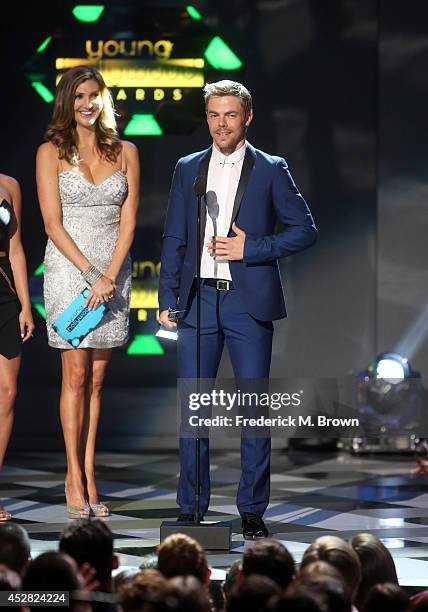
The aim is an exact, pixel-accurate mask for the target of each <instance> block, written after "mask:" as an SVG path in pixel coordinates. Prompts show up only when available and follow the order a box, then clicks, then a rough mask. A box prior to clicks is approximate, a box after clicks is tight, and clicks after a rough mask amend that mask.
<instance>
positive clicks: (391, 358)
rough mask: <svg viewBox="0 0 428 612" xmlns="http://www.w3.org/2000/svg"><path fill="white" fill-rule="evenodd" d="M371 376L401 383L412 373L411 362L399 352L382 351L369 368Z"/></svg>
mask: <svg viewBox="0 0 428 612" xmlns="http://www.w3.org/2000/svg"><path fill="white" fill-rule="evenodd" d="M367 372H368V374H369V376H372V377H373V376H375V378H380V379H382V380H385V381H386V382H389V383H391V384H393V385H395V384H398V383H400V382H401V381H402V380H404V379H405V378H408V377H409V376H410V374H411V370H410V366H409V362H408V360H407V359H406V358H405V357H402V356H401V355H399V354H398V353H392V352H387V353H382V354H381V355H379V357H377V359H376V360H375V361H374V362H373V363H371V364H370V365H369V367H368V368H367Z"/></svg>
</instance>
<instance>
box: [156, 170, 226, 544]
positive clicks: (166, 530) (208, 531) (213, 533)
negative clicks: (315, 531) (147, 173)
mask: <svg viewBox="0 0 428 612" xmlns="http://www.w3.org/2000/svg"><path fill="white" fill-rule="evenodd" d="M206 184H207V177H206V175H198V176H197V177H196V179H195V183H194V191H195V195H196V197H197V201H198V205H197V207H196V232H197V234H196V276H195V280H196V389H197V393H198V394H199V393H200V388H201V258H202V248H201V246H202V240H203V238H204V236H205V228H203V229H204V236H202V240H201V232H202V228H201V206H202V198H203V197H204V196H205V192H206ZM200 501H201V439H200V437H199V428H197V429H196V437H195V512H194V520H193V523H176V522H169V521H163V522H162V524H161V529H160V539H161V541H162V540H164V539H165V538H166V537H168V536H169V535H171V534H173V533H184V534H186V535H189V536H191V537H192V538H194V539H195V540H197V541H198V542H199V543H200V544H201V545H202V546H203V548H204V549H205V550H230V542H231V535H232V526H231V523H229V522H216V523H209V524H204V523H201V517H200Z"/></svg>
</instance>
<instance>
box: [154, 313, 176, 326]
mask: <svg viewBox="0 0 428 612" xmlns="http://www.w3.org/2000/svg"><path fill="white" fill-rule="evenodd" d="M168 315H169V310H162V312H161V313H160V315H159V318H158V322H159V323H160V324H161V325H163V326H164V327H167V328H168V329H174V328H175V327H177V323H176V322H175V321H170V320H169V318H168Z"/></svg>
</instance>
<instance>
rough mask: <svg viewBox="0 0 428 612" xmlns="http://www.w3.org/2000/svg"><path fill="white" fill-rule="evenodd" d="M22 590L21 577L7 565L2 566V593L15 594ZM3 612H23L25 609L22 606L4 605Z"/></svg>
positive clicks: (0, 573) (0, 571)
mask: <svg viewBox="0 0 428 612" xmlns="http://www.w3.org/2000/svg"><path fill="white" fill-rule="evenodd" d="M21 589H22V580H21V576H20V575H19V574H17V573H16V572H14V571H13V570H11V569H10V568H9V567H7V565H0V591H11V593H14V592H16V591H20V590H21ZM1 610H2V612H7V610H13V611H14V612H22V610H24V607H21V606H7V605H5V604H4V602H3V605H2V606H1Z"/></svg>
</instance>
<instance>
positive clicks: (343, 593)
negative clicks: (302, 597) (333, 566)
mask: <svg viewBox="0 0 428 612" xmlns="http://www.w3.org/2000/svg"><path fill="white" fill-rule="evenodd" d="M300 584H301V586H302V587H303V588H305V589H306V590H307V591H308V592H310V593H313V594H315V595H319V596H320V597H321V598H322V599H323V601H324V602H325V605H326V606H327V609H328V612H352V609H353V606H352V600H351V589H350V588H349V586H348V585H347V584H346V581H345V579H344V578H343V577H342V576H340V577H337V578H335V577H333V576H330V575H328V574H320V575H319V576H315V575H313V576H312V577H311V578H310V579H307V580H305V581H304V582H300Z"/></svg>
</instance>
